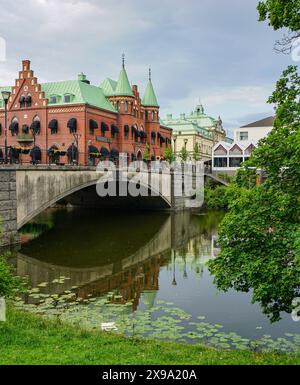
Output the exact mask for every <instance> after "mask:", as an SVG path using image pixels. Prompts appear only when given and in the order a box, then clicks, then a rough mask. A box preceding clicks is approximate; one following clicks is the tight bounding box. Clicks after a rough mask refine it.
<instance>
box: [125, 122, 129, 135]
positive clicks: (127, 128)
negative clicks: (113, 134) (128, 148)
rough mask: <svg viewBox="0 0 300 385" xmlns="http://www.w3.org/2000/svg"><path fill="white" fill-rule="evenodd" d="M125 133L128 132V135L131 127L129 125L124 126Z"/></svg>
mask: <svg viewBox="0 0 300 385" xmlns="http://www.w3.org/2000/svg"><path fill="white" fill-rule="evenodd" d="M124 132H126V133H128V132H129V126H128V125H127V124H126V125H125V126H124Z"/></svg>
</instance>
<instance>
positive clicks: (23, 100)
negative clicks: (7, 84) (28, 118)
mask: <svg viewBox="0 0 300 385" xmlns="http://www.w3.org/2000/svg"><path fill="white" fill-rule="evenodd" d="M19 103H20V108H24V107H25V106H26V97H25V96H24V95H22V96H21V97H20V99H19Z"/></svg>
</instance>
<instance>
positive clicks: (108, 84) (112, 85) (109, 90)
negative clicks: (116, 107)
mask: <svg viewBox="0 0 300 385" xmlns="http://www.w3.org/2000/svg"><path fill="white" fill-rule="evenodd" d="M117 83H118V82H116V81H115V80H112V79H110V78H106V79H105V80H104V81H103V82H102V83H101V84H100V88H102V91H103V93H104V95H105V96H114V95H115V90H116V88H117Z"/></svg>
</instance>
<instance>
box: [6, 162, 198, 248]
mask: <svg viewBox="0 0 300 385" xmlns="http://www.w3.org/2000/svg"><path fill="white" fill-rule="evenodd" d="M116 172H120V170H116ZM145 174H146V173H145ZM104 175H105V171H103V172H102V173H101V172H99V171H96V168H95V167H87V166H51V165H49V166H47V165H38V166H31V165H30V166H29V165H26V166H22V165H2V166H0V218H1V221H2V231H3V239H4V242H2V243H3V244H4V245H7V244H13V243H16V240H17V231H18V230H19V229H20V228H21V227H22V226H23V225H25V224H26V223H27V222H28V221H30V220H31V219H33V218H34V217H35V216H36V215H38V214H40V213H41V212H42V211H44V210H45V209H47V208H48V207H50V206H52V205H54V204H55V203H57V202H63V203H70V204H72V205H78V206H90V207H91V206H92V207H94V206H100V207H101V205H102V206H103V205H104V207H106V208H110V207H111V208H113V207H116V205H119V204H120V205H122V204H123V205H124V204H126V205H127V207H128V206H129V207H130V208H131V207H132V208H134V206H138V207H140V208H146V209H147V208H148V209H164V210H172V211H177V210H183V209H185V208H186V207H187V206H189V205H187V204H186V202H187V201H188V200H191V198H192V197H191V196H189V195H188V193H186V192H184V194H183V196H177V195H176V194H175V193H174V191H176V183H178V178H177V179H176V178H174V174H173V173H168V174H165V173H162V172H159V171H157V172H156V173H154V174H153V173H152V174H148V173H147V176H146V177H145V178H143V180H144V181H145V182H144V185H143V186H141V187H140V188H141V189H144V190H145V191H147V192H148V194H145V195H147V196H142V197H141V196H137V197H135V198H134V197H132V196H131V197H128V196H118V197H117V198H118V199H116V197H112V198H108V199H106V198H99V196H98V195H97V194H96V188H95V185H96V184H97V182H98V181H99V178H101V177H102V176H104ZM136 176H137V173H133V172H132V173H130V172H129V173H128V180H129V181H131V180H132V181H133V182H134V183H136V182H135V181H134V177H136ZM150 177H151V178H154V179H151V181H150V179H149V178H150ZM147 178H148V179H147ZM162 178H165V179H164V183H165V184H167V186H168V188H166V189H161V188H158V190H157V191H154V190H155V188H153V187H152V186H153V180H154V181H155V183H154V185H155V186H159V187H161V186H162ZM126 183H127V182H126ZM180 183H181V181H180ZM182 184H183V190H184V183H182ZM159 191H162V192H159ZM153 192H154V194H153Z"/></svg>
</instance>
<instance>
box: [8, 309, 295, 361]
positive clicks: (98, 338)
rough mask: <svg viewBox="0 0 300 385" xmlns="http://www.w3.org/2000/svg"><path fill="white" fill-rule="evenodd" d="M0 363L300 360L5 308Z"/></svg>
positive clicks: (292, 357) (291, 356)
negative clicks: (89, 326) (129, 334)
mask: <svg viewBox="0 0 300 385" xmlns="http://www.w3.org/2000/svg"><path fill="white" fill-rule="evenodd" d="M0 364H202V365H210V364H258V365H260V364H300V356H293V355H290V356H288V355H278V354H254V353H250V352H242V351H219V350H213V349H209V348H205V347H202V346H190V345H177V344H174V343H163V342H156V341H146V340H140V339H139V340H137V339H125V338H123V337H119V336H116V335H111V334H107V333H103V332H96V331H95V332H88V331H84V330H80V329H78V328H75V327H72V326H67V325H62V324H61V323H59V322H52V321H48V320H46V319H43V318H41V317H38V316H34V315H31V314H28V313H23V312H19V311H16V310H14V309H12V308H9V310H8V319H7V322H6V323H0Z"/></svg>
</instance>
